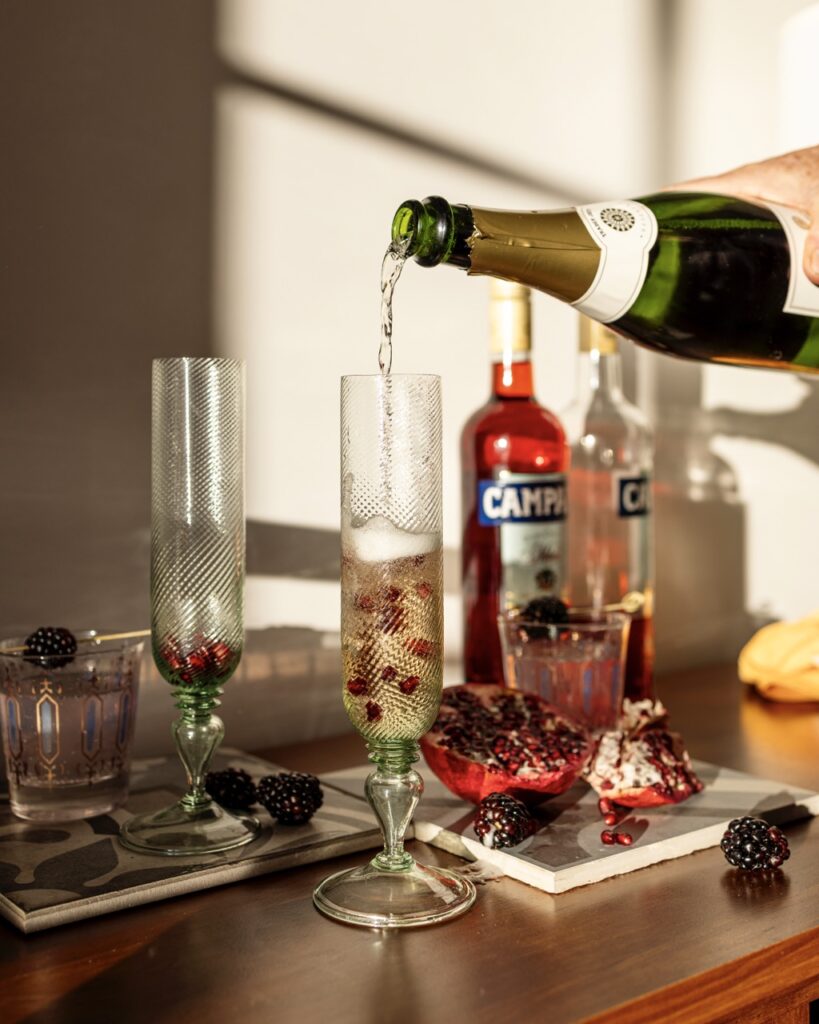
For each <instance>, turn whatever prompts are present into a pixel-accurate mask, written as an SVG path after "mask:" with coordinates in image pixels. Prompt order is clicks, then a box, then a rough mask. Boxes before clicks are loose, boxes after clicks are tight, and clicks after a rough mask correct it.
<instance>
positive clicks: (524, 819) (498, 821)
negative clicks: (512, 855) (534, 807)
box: [473, 793, 537, 850]
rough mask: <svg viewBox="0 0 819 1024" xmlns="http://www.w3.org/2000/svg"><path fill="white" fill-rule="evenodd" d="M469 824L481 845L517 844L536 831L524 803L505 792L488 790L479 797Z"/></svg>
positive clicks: (500, 846) (503, 847) (497, 846)
mask: <svg viewBox="0 0 819 1024" xmlns="http://www.w3.org/2000/svg"><path fill="white" fill-rule="evenodd" d="M473 827H474V829H475V832H476V833H477V834H478V836H479V838H480V840H481V842H482V843H483V845H484V846H489V847H492V848H494V849H496V850H503V849H506V848H507V847H510V846H517V845H518V844H520V843H522V842H523V840H524V839H528V838H529V836H531V835H534V833H535V832H536V831H537V826H536V825H535V822H534V820H533V818H532V816H531V815H530V814H529V812H528V810H527V809H526V807H525V805H524V804H522V803H521V802H520V800H516V799H515V797H513V796H509V795H508V794H506V793H490V794H489V796H485V797H484V798H483V800H481V802H480V804H478V813H477V814H476V815H475V824H474V826H473Z"/></svg>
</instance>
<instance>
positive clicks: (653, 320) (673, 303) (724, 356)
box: [392, 192, 819, 373]
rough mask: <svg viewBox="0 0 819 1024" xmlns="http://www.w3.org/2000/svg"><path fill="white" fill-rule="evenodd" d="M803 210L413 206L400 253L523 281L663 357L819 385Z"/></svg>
mask: <svg viewBox="0 0 819 1024" xmlns="http://www.w3.org/2000/svg"><path fill="white" fill-rule="evenodd" d="M808 226H809V224H808V220H807V218H806V216H805V215H804V214H803V213H802V212H800V211H799V210H794V209H790V208H789V207H787V206H780V205H776V204H773V203H762V202H757V203H751V202H748V201H746V200H744V199H736V198H734V197H733V196H721V195H712V194H710V193H701V192H661V193H658V194H656V195H650V196H644V197H643V198H642V199H639V200H633V199H626V200H618V201H615V202H607V203H589V204H587V205H585V206H578V207H576V208H573V209H567V210H543V211H531V210H530V211H521V212H516V211H509V210H484V209H479V208H478V207H470V206H462V205H460V206H459V205H450V204H449V203H448V202H447V201H446V200H445V199H441V198H440V196H433V197H431V198H430V199H425V200H424V201H423V202H419V201H418V200H415V199H411V200H408V201H407V202H405V203H403V204H402V205H401V206H400V207H399V209H398V210H397V212H396V214H395V217H394V219H393V225H392V237H393V243H394V244H395V245H396V246H400V247H401V251H402V252H405V253H406V254H407V255H408V256H411V257H413V258H414V259H415V260H416V262H417V263H420V264H421V266H424V267H434V266H436V265H437V264H439V263H445V264H449V265H450V266H455V267H459V268H460V269H462V270H466V271H467V272H468V273H470V274H488V275H490V276H491V277H499V278H503V279H505V280H507V281H517V282H519V283H520V284H524V285H528V286H529V287H530V288H537V289H539V290H540V291H543V292H547V293H548V294H549V295H554V296H555V297H556V298H558V299H562V300H563V301H564V302H569V303H571V304H572V305H573V306H574V307H575V308H576V309H577V310H578V311H579V312H581V313H584V314H585V315H586V316H589V317H592V318H593V319H594V320H598V321H600V322H601V323H606V324H610V325H611V326H612V327H613V328H614V329H615V330H616V331H617V333H618V334H622V335H624V336H625V337H627V338H631V339H632V340H633V341H637V342H639V343H640V344H643V345H646V346H648V347H649V348H652V349H654V350H656V351H659V352H667V353H669V354H671V355H676V356H683V357H685V358H689V359H701V360H707V361H710V362H719V363H736V364H739V365H742V366H766V367H773V368H779V367H782V368H785V369H790V370H796V371H799V372H813V373H816V372H819V286H817V285H815V284H813V283H812V282H811V281H810V280H809V279H808V277H807V275H806V274H805V272H804V270H803V268H802V256H803V252H804V248H805V239H806V237H807V229H808Z"/></svg>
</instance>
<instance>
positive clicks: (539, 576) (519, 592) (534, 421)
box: [461, 281, 568, 683]
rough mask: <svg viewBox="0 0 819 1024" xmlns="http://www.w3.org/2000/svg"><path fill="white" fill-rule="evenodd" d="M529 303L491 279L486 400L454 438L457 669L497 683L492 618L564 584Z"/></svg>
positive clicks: (562, 448) (563, 457) (557, 458)
mask: <svg viewBox="0 0 819 1024" xmlns="http://www.w3.org/2000/svg"><path fill="white" fill-rule="evenodd" d="M530 324H531V316H530V295H529V290H528V289H527V288H523V287H521V286H520V285H515V284H509V283H506V282H503V281H493V282H492V290H491V298H490V343H491V351H492V383H491V387H492V393H491V395H490V398H489V401H488V402H487V403H486V404H485V405H483V406H481V408H480V409H478V410H477V411H476V412H475V413H473V415H472V416H471V417H470V418H469V420H468V421H467V423H466V424H465V425H464V428H463V431H462V434H461V469H462V486H463V501H462V509H463V542H462V581H463V615H464V671H465V676H466V679H467V680H468V681H469V682H483V683H503V661H502V656H501V648H500V638H499V633H498V626H497V616H498V613H499V611H500V610H502V609H505V608H508V607H512V606H514V605H519V604H522V603H525V602H526V601H528V600H529V599H530V598H532V597H535V596H538V595H547V594H554V595H558V594H560V593H561V592H562V589H563V587H564V584H565V557H566V550H565V540H564V529H565V519H566V488H567V482H566V472H567V470H568V448H567V445H566V437H565V434H564V431H563V427H562V426H561V424H560V422H559V420H558V419H557V417H556V416H555V415H554V413H551V412H549V410H548V409H545V408H543V406H541V405H540V404H538V402H537V400H536V399H535V396H534V391H533V383H532V362H531V331H530Z"/></svg>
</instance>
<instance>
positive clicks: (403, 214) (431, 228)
mask: <svg viewBox="0 0 819 1024" xmlns="http://www.w3.org/2000/svg"><path fill="white" fill-rule="evenodd" d="M392 241H393V244H394V245H396V246H400V247H401V249H402V250H403V251H404V252H405V253H406V254H407V256H412V257H413V259H414V260H415V261H416V263H420V264H421V266H422V267H436V266H437V265H438V264H439V263H441V262H443V261H444V260H446V259H447V257H448V256H449V254H450V253H451V252H452V248H453V245H454V243H455V216H454V214H453V210H452V207H451V206H450V205H449V203H448V202H447V201H446V199H442V198H441V196H429V197H428V198H427V199H425V200H424V201H423V202H420V201H419V200H417V199H407V200H406V202H403V203H402V204H401V205H400V206H399V207H398V209H397V210H396V211H395V216H394V217H393V219H392Z"/></svg>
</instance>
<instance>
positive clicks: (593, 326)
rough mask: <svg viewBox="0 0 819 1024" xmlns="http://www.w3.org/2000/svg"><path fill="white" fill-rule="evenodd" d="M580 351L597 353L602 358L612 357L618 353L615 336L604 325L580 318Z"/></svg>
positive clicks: (585, 317)
mask: <svg viewBox="0 0 819 1024" xmlns="http://www.w3.org/2000/svg"><path fill="white" fill-rule="evenodd" d="M580 351H581V352H592V351H594V352H599V353H600V355H602V356H613V355H616V354H617V352H618V351H619V349H618V346H617V335H616V334H615V333H614V331H610V330H609V328H608V327H606V325H605V324H601V323H598V322H597V320H590V319H589V318H588V317H587V316H581V317H580Z"/></svg>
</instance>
